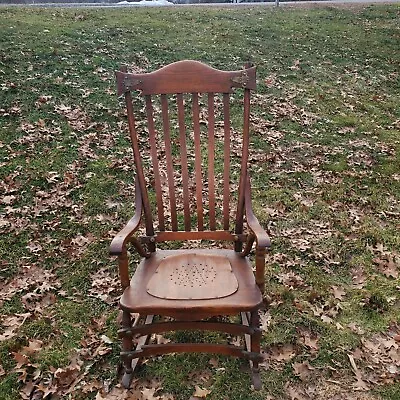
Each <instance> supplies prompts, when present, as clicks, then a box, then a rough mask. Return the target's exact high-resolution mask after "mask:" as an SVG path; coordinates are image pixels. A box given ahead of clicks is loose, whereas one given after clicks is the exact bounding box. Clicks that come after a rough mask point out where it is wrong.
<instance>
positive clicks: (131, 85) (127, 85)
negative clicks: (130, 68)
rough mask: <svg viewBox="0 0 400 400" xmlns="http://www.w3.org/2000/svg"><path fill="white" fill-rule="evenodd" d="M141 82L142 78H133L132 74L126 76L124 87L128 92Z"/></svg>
mask: <svg viewBox="0 0 400 400" xmlns="http://www.w3.org/2000/svg"><path fill="white" fill-rule="evenodd" d="M141 83H142V81H141V80H140V79H132V78H131V77H130V76H125V77H124V88H125V91H126V92H128V91H129V90H132V89H136V88H137V87H138V86H139V85H140V84H141Z"/></svg>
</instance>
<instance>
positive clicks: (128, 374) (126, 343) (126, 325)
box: [121, 311, 133, 389]
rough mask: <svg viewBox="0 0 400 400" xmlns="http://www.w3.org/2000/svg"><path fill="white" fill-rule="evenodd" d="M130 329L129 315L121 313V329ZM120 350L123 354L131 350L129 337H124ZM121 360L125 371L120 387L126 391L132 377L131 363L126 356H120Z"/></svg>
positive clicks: (130, 320)
mask: <svg viewBox="0 0 400 400" xmlns="http://www.w3.org/2000/svg"><path fill="white" fill-rule="evenodd" d="M131 327H132V318H131V314H130V313H129V312H128V311H122V321H121V328H122V329H131ZM122 350H123V351H124V352H126V351H132V350H133V340H132V337H131V336H129V335H126V336H125V337H123V338H122ZM121 358H122V362H123V365H124V370H125V371H124V376H123V377H122V385H123V386H124V387H125V388H127V389H128V388H129V386H130V384H131V381H132V377H133V369H132V362H131V359H129V358H128V357H126V356H122V357H121Z"/></svg>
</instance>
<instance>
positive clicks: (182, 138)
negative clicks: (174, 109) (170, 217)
mask: <svg viewBox="0 0 400 400" xmlns="http://www.w3.org/2000/svg"><path fill="white" fill-rule="evenodd" d="M176 101H177V106H178V125H179V145H180V146H181V163H182V186H183V187H182V191H183V213H184V223H185V230H186V231H190V229H191V223H190V208H189V201H190V200H189V172H188V160H187V146H186V128H185V109H184V105H183V95H182V93H178V94H177V97H176Z"/></svg>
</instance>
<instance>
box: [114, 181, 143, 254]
mask: <svg viewBox="0 0 400 400" xmlns="http://www.w3.org/2000/svg"><path fill="white" fill-rule="evenodd" d="M135 192H136V199H135V215H134V216H133V217H132V218H131V219H130V220H129V221H128V223H127V224H126V225H125V226H124V227H123V228H122V230H121V231H120V232H118V233H117V235H116V236H115V237H114V239H113V240H112V242H111V245H110V254H111V255H112V256H120V255H122V253H125V252H126V243H127V242H129V241H130V239H131V237H132V235H133V234H134V233H135V232H136V231H137V230H138V228H139V224H140V220H141V217H142V193H141V191H140V186H139V183H138V180H137V179H136V182H135ZM135 242H136V243H134V244H135V247H137V246H136V245H139V246H140V244H139V242H137V241H135Z"/></svg>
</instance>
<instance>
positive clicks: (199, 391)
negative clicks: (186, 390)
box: [193, 385, 211, 398]
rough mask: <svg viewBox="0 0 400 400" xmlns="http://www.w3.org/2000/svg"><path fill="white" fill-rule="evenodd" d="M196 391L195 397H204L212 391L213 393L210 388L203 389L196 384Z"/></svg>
mask: <svg viewBox="0 0 400 400" xmlns="http://www.w3.org/2000/svg"><path fill="white" fill-rule="evenodd" d="M195 389H196V390H195V392H194V393H193V396H194V397H200V398H202V397H207V396H208V395H209V394H210V393H211V390H208V389H203V388H201V387H200V386H197V385H196V386H195Z"/></svg>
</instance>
